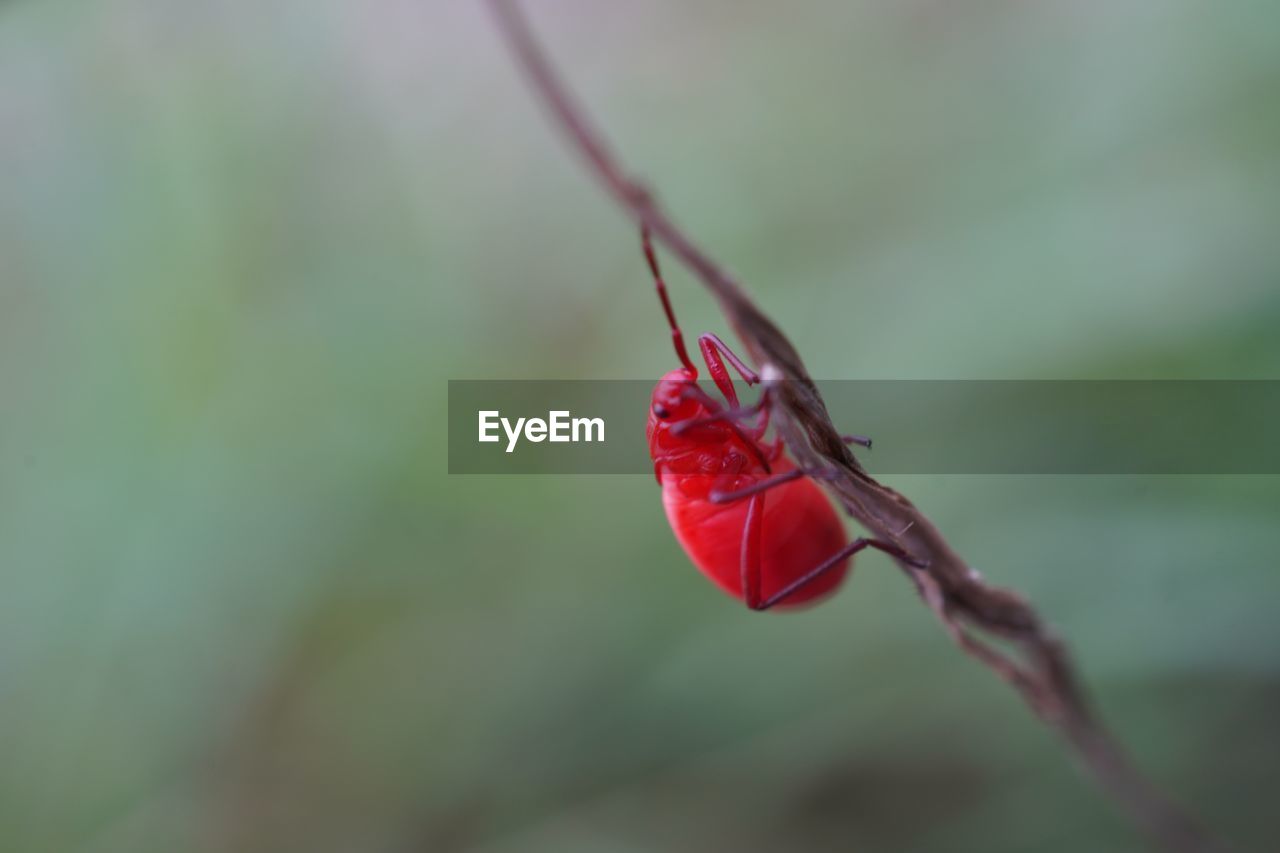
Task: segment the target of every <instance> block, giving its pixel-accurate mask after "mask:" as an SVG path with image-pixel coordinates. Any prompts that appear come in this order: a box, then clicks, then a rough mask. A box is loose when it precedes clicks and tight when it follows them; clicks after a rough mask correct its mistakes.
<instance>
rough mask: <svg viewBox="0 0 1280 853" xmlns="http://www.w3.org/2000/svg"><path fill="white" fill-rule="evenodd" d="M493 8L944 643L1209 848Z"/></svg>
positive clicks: (1042, 630)
mask: <svg viewBox="0 0 1280 853" xmlns="http://www.w3.org/2000/svg"><path fill="white" fill-rule="evenodd" d="M490 5H491V7H492V8H493V11H494V14H495V17H496V20H497V22H498V24H499V26H500V28H501V29H502V31H503V33H504V34H505V36H506V38H507V40H508V42H509V44H510V46H511V49H512V50H513V51H514V53H515V55H516V58H517V59H518V61H519V63H520V66H521V68H522V69H523V71H524V73H525V74H526V75H527V76H528V78H529V81H530V82H531V83H532V85H533V87H534V89H536V90H537V92H538V94H539V95H540V96H541V97H542V99H543V100H544V101H545V103H546V106H547V107H548V108H549V109H550V110H551V112H552V114H553V115H554V117H555V119H556V121H557V122H558V123H559V124H560V126H561V128H562V130H563V131H564V132H565V133H566V134H567V136H568V139H569V141H570V142H571V143H572V144H573V146H574V147H575V148H576V149H577V151H578V153H579V154H580V155H582V156H583V157H584V158H585V159H586V160H587V162H588V164H589V165H590V167H591V170H592V172H593V173H594V176H595V177H596V178H597V179H598V180H599V181H600V182H601V183H602V184H603V185H604V186H605V188H606V189H607V190H608V191H609V193H610V194H611V195H612V196H613V197H614V199H615V200H616V201H617V202H618V203H619V204H620V205H621V206H622V208H623V210H624V211H626V212H627V213H628V214H629V215H630V216H631V218H632V219H634V220H635V221H636V222H637V223H642V224H644V225H647V226H648V227H649V229H650V230H651V231H652V233H653V234H654V235H655V236H656V237H657V239H658V240H660V241H661V242H662V243H663V244H664V245H666V247H667V248H668V249H669V250H670V251H671V252H672V253H673V254H675V255H676V257H678V258H679V259H680V260H681V261H682V262H683V263H684V264H685V265H686V266H687V267H689V268H690V269H691V270H692V271H693V272H694V273H695V274H696V276H697V277H698V278H699V279H700V280H701V281H702V283H703V284H704V285H705V286H706V287H707V288H708V289H709V290H710V291H711V293H712V294H713V295H714V297H715V298H716V300H717V301H718V302H719V304H720V308H721V310H722V311H723V312H724V315H725V316H726V318H728V320H729V322H730V324H731V325H732V326H733V327H734V330H735V331H736V332H737V335H738V337H739V338H740V339H741V340H742V342H743V344H744V345H745V346H746V347H747V350H748V351H749V352H750V353H751V355H752V357H753V358H754V359H755V361H756V362H757V364H759V365H760V366H761V369H762V374H763V375H765V376H766V378H769V379H771V380H772V381H773V383H774V384H773V388H774V390H773V392H772V393H773V395H774V404H775V405H774V409H773V412H774V424H775V426H776V428H777V429H778V431H779V434H780V435H781V436H782V437H783V440H784V441H785V442H786V444H787V447H788V449H789V450H790V451H791V454H792V455H793V456H794V458H795V459H796V462H797V464H798V465H799V466H800V467H802V468H805V469H806V470H810V471H815V472H818V473H819V476H818V478H817V479H818V481H819V482H820V483H821V484H822V485H823V486H825V487H826V488H827V489H828V490H830V491H831V492H832V494H833V495H834V496H835V497H836V498H837V500H838V501H839V502H840V504H841V505H842V506H843V507H844V508H845V510H846V511H847V512H848V513H849V515H851V516H852V517H853V518H855V519H857V521H858V522H859V523H860V524H862V525H863V526H864V527H865V528H867V529H868V530H869V531H871V533H872V534H873V535H874V536H875V537H876V538H879V539H884V540H888V541H891V542H895V543H897V544H898V545H900V546H901V547H902V548H903V549H904V550H905V551H907V552H908V553H910V554H912V555H914V556H916V557H918V558H922V559H924V560H927V561H928V569H925V570H920V569H915V568H912V567H911V566H909V565H908V564H906V563H904V562H902V561H896V562H897V564H898V566H899V568H900V569H902V571H903V572H905V573H906V574H907V576H908V577H910V578H911V580H912V582H913V583H914V584H915V586H916V589H917V590H918V591H919V593H920V597H921V598H922V599H923V600H924V601H925V603H926V604H927V605H928V606H929V608H930V609H931V610H932V611H933V614H934V615H935V616H936V617H937V619H938V621H939V622H940V623H941V624H942V626H943V628H944V629H946V631H947V633H948V635H949V636H950V637H951V639H952V641H953V642H954V643H955V644H956V645H957V646H958V647H959V648H960V649H961V650H962V651H964V652H965V653H966V654H968V655H970V656H971V657H973V658H975V659H977V660H978V661H979V662H981V663H982V664H983V665H985V666H986V667H988V668H989V669H991V670H992V671H993V672H995V673H996V674H997V675H999V676H1000V677H1001V678H1003V679H1004V680H1005V681H1006V682H1008V683H1009V684H1010V685H1012V686H1013V687H1014V688H1015V689H1016V690H1017V691H1018V692H1019V693H1020V694H1021V695H1022V697H1023V699H1024V700H1025V701H1026V703H1027V704H1028V705H1029V706H1030V707H1031V709H1032V710H1033V711H1034V712H1035V713H1036V715H1037V716H1038V717H1039V718H1040V719H1041V720H1043V721H1044V722H1045V723H1047V724H1048V725H1050V726H1053V727H1054V728H1056V729H1057V730H1058V731H1059V732H1061V733H1062V735H1063V736H1064V737H1065V739H1066V740H1067V742H1068V743H1069V744H1070V745H1071V747H1072V748H1073V749H1074V751H1075V753H1076V755H1077V756H1078V757H1079V758H1080V759H1081V760H1082V761H1083V762H1084V764H1085V765H1086V766H1087V767H1088V769H1089V770H1090V771H1091V772H1092V774H1093V776H1094V778H1095V779H1096V780H1097V781H1098V782H1099V783H1100V784H1101V786H1102V787H1103V788H1104V789H1105V790H1106V791H1107V793H1108V794H1109V795H1110V796H1111V798H1112V799H1113V800H1114V801H1115V802H1116V803H1118V804H1119V805H1120V806H1121V807H1122V808H1123V809H1124V810H1125V811H1126V812H1127V813H1128V814H1129V815H1130V817H1131V818H1132V819H1133V820H1134V821H1136V822H1137V823H1138V824H1139V825H1140V826H1141V827H1142V829H1143V830H1144V831H1145V832H1147V833H1148V834H1149V835H1150V836H1151V837H1152V838H1153V839H1155V840H1157V841H1159V842H1160V843H1161V844H1162V845H1163V846H1164V847H1166V848H1168V849H1171V850H1179V851H1189V850H1208V849H1215V845H1214V844H1213V843H1212V842H1211V839H1210V838H1209V837H1208V836H1207V835H1206V834H1205V833H1204V832H1203V831H1202V830H1201V829H1200V828H1199V827H1198V826H1197V825H1196V824H1195V822H1194V821H1193V820H1192V819H1191V818H1190V817H1188V816H1187V815H1186V814H1185V813H1183V812H1182V811H1181V810H1180V809H1179V808H1178V807H1177V806H1176V805H1175V804H1173V803H1172V802H1171V801H1169V800H1168V799H1167V798H1165V797H1164V796H1163V795H1162V794H1161V793H1160V792H1159V791H1157V790H1156V789H1155V788H1154V787H1153V786H1152V785H1151V784H1150V783H1149V782H1147V781H1146V780H1145V779H1144V778H1143V777H1142V775H1141V774H1140V773H1139V772H1138V771H1137V769H1136V768H1135V767H1134V765H1133V764H1132V763H1131V762H1130V761H1129V759H1128V758H1127V757H1126V755H1125V754H1124V751H1123V750H1122V749H1121V748H1120V746H1119V744H1118V743H1117V742H1116V741H1115V739H1114V738H1112V737H1111V735H1110V734H1109V733H1108V732H1107V730H1106V729H1105V728H1104V727H1103V725H1102V724H1101V722H1100V721H1099V720H1098V718H1097V716H1096V715H1095V714H1094V712H1093V710H1092V709H1091V707H1090V705H1089V703H1088V701H1087V699H1086V697H1085V694H1084V691H1083V689H1082V687H1081V685H1080V682H1079V679H1078V677H1077V675H1076V671H1075V667H1074V666H1073V664H1072V662H1071V659H1070V656H1069V655H1068V654H1067V651H1066V649H1065V648H1064V647H1063V645H1062V644H1061V643H1060V642H1059V641H1058V639H1057V638H1056V637H1054V635H1053V634H1052V632H1051V631H1050V630H1049V629H1048V628H1047V627H1046V626H1045V625H1044V623H1043V622H1042V621H1041V620H1040V617H1039V616H1038V615H1037V614H1036V612H1035V610H1034V609H1033V608H1032V607H1031V605H1030V604H1028V602H1027V601H1026V600H1025V599H1023V598H1022V597H1021V596H1019V595H1017V594H1016V593H1013V592H1011V591H1009V590H1005V589H1000V588H998V587H993V586H989V585H988V584H986V583H985V582H984V581H983V580H982V578H981V577H980V576H979V575H978V574H977V572H975V571H973V570H972V569H971V568H970V567H969V566H968V564H967V563H965V561H964V560H963V559H962V558H961V557H960V555H959V554H957V553H956V552H955V551H954V550H952V548H951V546H950V545H949V544H947V541H946V540H945V539H944V538H943V537H942V534H941V533H939V532H938V529H937V528H936V527H935V526H934V525H933V523H932V522H931V521H929V519H928V518H926V517H925V516H924V515H923V514H922V513H921V512H920V511H919V510H918V509H916V507H915V506H914V505H913V504H912V503H911V502H910V501H909V500H907V499H906V498H905V497H903V496H902V495H901V494H899V493H898V492H896V491H894V490H893V489H891V488H889V487H888V486H885V485H883V484H881V483H878V482H876V480H875V479H873V478H872V477H871V476H870V475H869V474H868V473H867V472H866V471H865V470H864V469H863V468H862V466H861V465H860V464H859V463H858V461H857V460H856V459H855V458H854V457H853V455H852V454H851V453H850V452H849V450H848V449H847V447H846V446H845V444H844V443H843V442H842V441H841V439H840V433H839V432H838V431H837V430H836V429H835V427H834V426H833V425H832V423H831V419H830V417H829V416H828V414H827V409H826V406H825V404H824V403H823V401H822V396H821V395H820V394H819V393H818V389H817V387H816V386H815V385H814V383H813V380H812V379H811V378H810V377H809V374H808V372H807V371H806V370H805V366H804V363H803V362H802V361H801V359H800V355H799V354H798V353H797V352H796V350H795V347H793V346H792V345H791V342H790V341H788V340H787V338H786V336H785V335H783V334H782V332H781V331H779V330H778V328H777V326H775V325H774V324H773V323H772V322H771V321H770V320H769V318H768V317H766V316H765V315H764V314H763V313H761V311H760V309H759V308H757V307H756V305H755V304H754V303H753V302H752V301H751V299H750V298H749V297H748V296H747V295H746V293H745V292H744V291H743V290H742V288H741V287H740V286H739V285H738V284H737V282H735V281H734V280H733V279H732V278H731V277H730V276H729V275H728V273H726V272H725V271H724V270H723V269H721V268H720V267H719V266H718V265H717V264H716V263H715V262H714V261H713V260H712V259H711V258H709V257H707V255H705V254H704V253H703V252H702V251H701V250H700V249H699V248H698V247H697V246H695V245H694V244H693V242H691V241H690V240H689V238H688V237H686V236H685V234H684V232H683V231H681V230H680V229H679V228H677V227H676V226H675V225H674V224H673V223H672V222H671V220H670V219H669V218H668V217H667V215H666V213H665V212H664V211H663V210H662V209H661V208H660V207H659V206H658V204H657V203H656V202H655V201H654V199H653V196H651V195H650V194H649V193H648V191H646V190H645V188H644V187H643V186H642V185H641V184H640V183H638V182H637V181H635V180H634V179H632V178H631V177H629V176H628V174H627V173H626V171H625V170H624V169H623V168H622V166H621V164H620V163H619V162H618V161H617V160H616V159H614V157H613V155H612V154H611V153H610V152H609V150H608V149H607V148H606V147H605V145H604V143H603V141H602V139H601V136H600V135H599V134H598V133H597V132H596V130H595V128H594V127H593V126H592V125H591V124H590V123H589V121H588V120H587V117H586V115H585V113H583V112H582V110H580V109H579V108H578V107H577V106H576V105H575V104H574V102H573V101H572V99H571V98H570V97H569V94H568V92H567V91H566V89H565V88H564V86H563V85H562V84H561V82H560V80H559V78H558V77H557V75H556V73H555V72H554V70H553V69H552V67H551V65H550V63H549V62H548V60H547V59H546V57H545V56H544V54H543V52H542V51H541V49H540V48H539V46H538V44H537V43H536V41H535V40H534V38H533V36H532V34H531V33H530V31H529V28H528V26H527V24H526V22H525V20H524V18H523V17H522V15H521V13H520V11H519V10H518V8H517V7H516V4H515V3H514V2H513V0H490ZM986 637H992V638H1001V639H1004V640H1007V641H1009V642H1010V643H1011V644H1012V645H1013V647H1014V648H1016V649H1017V650H1018V652H1019V653H1020V654H1017V655H1014V654H1009V653H1007V652H1005V651H1003V650H1002V649H1000V648H997V647H996V646H995V645H993V644H992V643H990V642H989V641H988V640H987V639H984V638H986Z"/></svg>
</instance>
